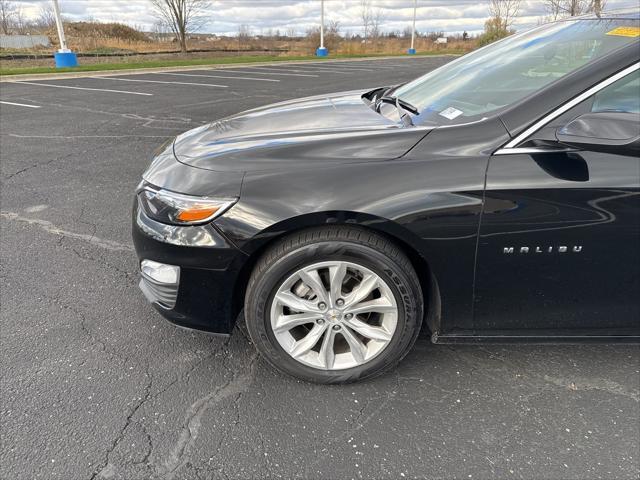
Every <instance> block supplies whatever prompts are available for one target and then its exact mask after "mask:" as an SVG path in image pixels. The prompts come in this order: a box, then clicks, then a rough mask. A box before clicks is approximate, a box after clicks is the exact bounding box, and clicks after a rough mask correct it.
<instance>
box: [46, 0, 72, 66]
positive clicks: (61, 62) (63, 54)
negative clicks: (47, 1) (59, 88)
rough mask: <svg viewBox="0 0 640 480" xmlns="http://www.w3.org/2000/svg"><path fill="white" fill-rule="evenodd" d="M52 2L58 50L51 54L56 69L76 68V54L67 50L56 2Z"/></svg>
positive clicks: (54, 0) (55, 0)
mask: <svg viewBox="0 0 640 480" xmlns="http://www.w3.org/2000/svg"><path fill="white" fill-rule="evenodd" d="M52 1H53V12H54V13H55V16H56V27H58V39H59V40H60V48H59V49H58V51H57V52H56V53H54V54H53V57H54V58H55V61H56V68H65V67H77V66H78V57H76V54H75V53H73V52H72V51H71V50H69V49H68V48H67V40H66V38H65V37H64V26H63V25H62V17H61V16H60V7H59V6H58V0H52Z"/></svg>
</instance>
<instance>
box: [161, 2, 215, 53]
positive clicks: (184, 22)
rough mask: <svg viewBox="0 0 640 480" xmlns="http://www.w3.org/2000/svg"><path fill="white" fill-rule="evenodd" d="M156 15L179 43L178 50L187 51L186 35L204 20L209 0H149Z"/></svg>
mask: <svg viewBox="0 0 640 480" xmlns="http://www.w3.org/2000/svg"><path fill="white" fill-rule="evenodd" d="M151 3H152V5H153V8H154V10H155V14H156V17H158V18H159V19H161V20H162V21H164V23H165V24H167V25H168V26H169V27H170V28H171V31H172V32H173V33H174V34H175V36H176V38H177V39H178V42H179V43H180V51H181V52H183V53H184V52H186V51H187V35H188V34H189V33H191V32H195V31H196V30H198V29H199V28H200V27H202V25H203V23H204V22H205V20H206V15H205V14H206V11H207V9H208V8H209V7H210V3H209V0H151Z"/></svg>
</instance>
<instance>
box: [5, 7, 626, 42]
mask: <svg viewBox="0 0 640 480" xmlns="http://www.w3.org/2000/svg"><path fill="white" fill-rule="evenodd" d="M49 2H50V0H20V1H18V2H17V3H18V4H20V5H21V6H22V7H23V8H24V10H25V13H26V14H27V16H30V17H34V16H37V15H38V11H39V9H40V7H41V5H43V4H48V3H49ZM59 2H60V7H61V10H62V13H63V15H65V16H66V17H67V18H68V19H70V20H72V21H79V20H87V19H94V20H99V21H103V22H122V23H126V24H128V25H132V26H139V27H142V28H144V29H149V30H150V29H151V27H152V25H153V23H154V22H155V18H154V16H153V11H152V8H151V3H150V2H149V0H59ZM545 3H547V2H546V1H545V0H524V1H523V2H522V8H521V11H520V15H519V17H518V19H517V21H516V23H515V25H514V26H515V28H516V29H518V30H522V29H525V28H528V27H531V26H535V25H536V24H537V22H538V18H540V17H541V16H544V15H545ZM372 4H373V5H374V7H375V8H380V9H381V10H382V13H383V18H384V23H383V27H384V30H385V31H392V30H395V31H402V30H404V29H405V28H406V27H407V26H410V25H411V17H412V15H413V0H372ZM488 4H489V2H488V1H487V0H418V20H417V24H416V28H417V30H418V31H420V32H429V31H441V30H442V31H444V32H448V33H460V32H462V31H463V30H466V31H467V32H469V33H477V32H479V31H481V30H482V27H483V24H484V21H485V20H486V18H487V16H488ZM325 5H326V6H325V17H326V19H327V21H329V20H337V21H339V22H340V27H341V31H342V32H343V33H345V32H348V33H352V34H355V33H359V32H361V31H362V21H361V20H360V19H359V17H360V11H361V7H360V0H326V1H325ZM637 6H638V0H606V9H607V10H611V9H616V8H629V7H637ZM210 18H211V19H210V21H209V22H207V23H206V24H205V25H204V27H203V28H202V29H201V30H200V31H201V32H206V33H218V34H227V35H234V34H235V33H236V32H237V31H238V26H239V25H242V24H246V25H249V26H250V27H251V29H252V31H253V32H254V33H255V34H259V33H260V32H261V31H263V32H264V31H266V30H267V29H269V28H272V29H274V30H275V29H280V30H281V32H282V33H283V34H284V33H285V32H286V31H287V30H288V29H289V28H294V29H295V30H296V31H297V32H298V33H299V34H301V33H303V32H304V31H305V30H306V29H307V28H309V27H312V26H315V25H317V24H318V22H319V18H320V0H213V1H212V2H211V9H210Z"/></svg>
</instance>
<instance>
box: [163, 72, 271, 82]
mask: <svg viewBox="0 0 640 480" xmlns="http://www.w3.org/2000/svg"><path fill="white" fill-rule="evenodd" d="M151 73H152V74H153V75H177V76H180V77H207V78H232V79H234V80H255V81H256V82H279V81H280V80H276V79H274V78H257V77H233V76H229V75H202V74H200V73H172V72H151Z"/></svg>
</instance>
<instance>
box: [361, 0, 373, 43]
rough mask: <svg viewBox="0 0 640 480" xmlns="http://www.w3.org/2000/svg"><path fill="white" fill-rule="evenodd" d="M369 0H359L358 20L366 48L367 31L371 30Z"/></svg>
mask: <svg viewBox="0 0 640 480" xmlns="http://www.w3.org/2000/svg"><path fill="white" fill-rule="evenodd" d="M372 15H373V13H372V12H371V0H360V18H361V19H362V28H363V36H364V45H365V47H366V45H367V40H368V39H369V30H370V28H371V17H372Z"/></svg>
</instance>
